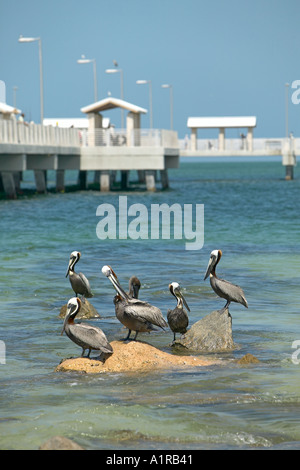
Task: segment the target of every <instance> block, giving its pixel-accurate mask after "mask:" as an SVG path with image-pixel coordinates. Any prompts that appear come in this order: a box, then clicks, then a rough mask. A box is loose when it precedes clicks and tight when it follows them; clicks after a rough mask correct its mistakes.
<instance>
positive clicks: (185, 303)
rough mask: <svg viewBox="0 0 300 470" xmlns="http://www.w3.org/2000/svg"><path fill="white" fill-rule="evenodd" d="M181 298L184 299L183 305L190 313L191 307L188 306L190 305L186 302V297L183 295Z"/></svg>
mask: <svg viewBox="0 0 300 470" xmlns="http://www.w3.org/2000/svg"><path fill="white" fill-rule="evenodd" d="M181 298H182V300H183V303H184V305H185V308H187V309H188V311H189V312H190V307H189V306H188V304H187V302H186V300H185V298H184V296H183V295H182V294H181Z"/></svg>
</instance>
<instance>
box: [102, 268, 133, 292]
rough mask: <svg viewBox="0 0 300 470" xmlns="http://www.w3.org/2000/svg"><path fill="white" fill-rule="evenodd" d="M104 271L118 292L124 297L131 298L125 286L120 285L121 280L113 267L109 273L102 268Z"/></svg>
mask: <svg viewBox="0 0 300 470" xmlns="http://www.w3.org/2000/svg"><path fill="white" fill-rule="evenodd" d="M102 272H103V274H104V275H105V276H106V277H107V278H108V279H109V280H110V282H111V283H112V285H113V286H114V288H115V289H116V291H117V293H118V294H119V295H120V296H121V297H122V299H125V300H127V299H129V296H128V295H127V294H126V292H125V291H124V290H123V288H122V287H121V286H120V284H119V281H118V278H117V276H116V274H115V273H114V272H113V270H112V269H110V270H109V273H108V274H106V273H105V272H104V271H103V268H102Z"/></svg>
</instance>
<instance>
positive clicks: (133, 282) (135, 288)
mask: <svg viewBox="0 0 300 470" xmlns="http://www.w3.org/2000/svg"><path fill="white" fill-rule="evenodd" d="M140 288H141V283H140V280H139V279H138V278H137V277H136V276H131V278H130V279H129V292H128V295H129V297H131V298H132V299H138V298H139V290H140Z"/></svg>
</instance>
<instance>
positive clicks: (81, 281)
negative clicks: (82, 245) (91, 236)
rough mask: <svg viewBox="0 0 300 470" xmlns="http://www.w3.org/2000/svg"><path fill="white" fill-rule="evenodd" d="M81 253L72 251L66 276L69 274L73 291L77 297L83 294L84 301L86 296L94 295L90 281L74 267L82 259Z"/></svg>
mask: <svg viewBox="0 0 300 470" xmlns="http://www.w3.org/2000/svg"><path fill="white" fill-rule="evenodd" d="M80 257H81V253H80V252H79V251H72V253H71V255H70V260H69V266H68V270H67V274H66V277H68V276H69V279H70V283H71V286H72V289H73V291H74V292H75V295H76V297H77V296H78V294H80V295H82V297H83V299H82V300H83V301H84V298H85V297H88V298H89V297H93V294H92V291H91V287H90V283H89V281H88V279H87V278H86V277H85V275H84V274H82V273H75V271H74V268H75V264H76V263H77V262H78V261H79V260H80Z"/></svg>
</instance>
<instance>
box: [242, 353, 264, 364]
mask: <svg viewBox="0 0 300 470" xmlns="http://www.w3.org/2000/svg"><path fill="white" fill-rule="evenodd" d="M236 362H237V364H241V365H247V364H258V363H259V362H260V360H259V359H257V357H255V356H253V354H250V353H248V354H245V356H243V357H241V358H240V359H238V360H237V361H236Z"/></svg>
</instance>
